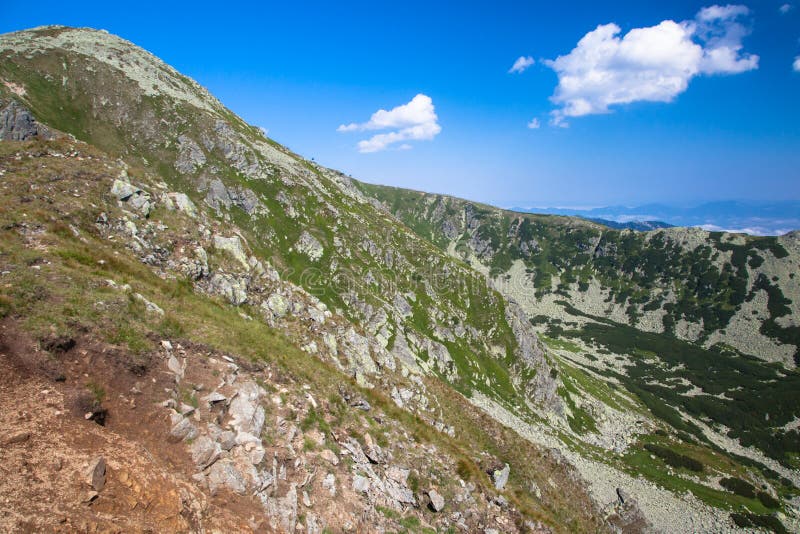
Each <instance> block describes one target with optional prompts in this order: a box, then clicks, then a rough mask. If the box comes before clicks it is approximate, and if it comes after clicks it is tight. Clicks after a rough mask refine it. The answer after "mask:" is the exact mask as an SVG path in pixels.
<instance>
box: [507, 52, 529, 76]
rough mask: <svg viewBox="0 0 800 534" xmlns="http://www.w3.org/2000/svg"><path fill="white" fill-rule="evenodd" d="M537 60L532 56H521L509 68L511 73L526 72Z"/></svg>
mask: <svg viewBox="0 0 800 534" xmlns="http://www.w3.org/2000/svg"><path fill="white" fill-rule="evenodd" d="M535 62H536V61H535V60H534V59H533V58H532V57H531V56H519V57H518V58H517V60H516V61H515V62H514V64H513V65H511V68H510V69H508V72H510V73H512V74H513V73H515V72H516V73H521V72H524V71H525V70H526V69H527V68H528V67H530V66H531V65H533V64H534V63H535Z"/></svg>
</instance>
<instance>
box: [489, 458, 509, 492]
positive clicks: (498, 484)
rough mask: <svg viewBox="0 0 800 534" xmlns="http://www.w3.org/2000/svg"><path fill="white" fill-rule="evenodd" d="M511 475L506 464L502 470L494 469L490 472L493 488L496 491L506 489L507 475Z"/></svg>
mask: <svg viewBox="0 0 800 534" xmlns="http://www.w3.org/2000/svg"><path fill="white" fill-rule="evenodd" d="M510 473H511V467H510V466H509V465H508V464H505V466H504V467H503V468H502V469H495V470H493V471H492V472H491V475H492V482H493V483H494V487H495V488H496V489H498V490H502V489H503V488H505V487H506V484H507V483H508V475H509V474H510Z"/></svg>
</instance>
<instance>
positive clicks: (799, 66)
mask: <svg viewBox="0 0 800 534" xmlns="http://www.w3.org/2000/svg"><path fill="white" fill-rule="evenodd" d="M792 68H793V69H794V71H795V72H800V56H797V57H796V58H794V63H792Z"/></svg>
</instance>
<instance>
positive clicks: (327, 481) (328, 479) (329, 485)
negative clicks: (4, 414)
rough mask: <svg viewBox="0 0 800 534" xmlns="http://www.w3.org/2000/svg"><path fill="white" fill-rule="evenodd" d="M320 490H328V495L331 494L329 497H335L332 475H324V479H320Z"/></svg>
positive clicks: (334, 478)
mask: <svg viewBox="0 0 800 534" xmlns="http://www.w3.org/2000/svg"><path fill="white" fill-rule="evenodd" d="M322 488H323V489H326V490H328V493H330V494H331V497H335V496H336V477H335V476H334V475H333V473H328V474H327V475H325V478H324V479H322Z"/></svg>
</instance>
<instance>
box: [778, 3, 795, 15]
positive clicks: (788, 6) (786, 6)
mask: <svg viewBox="0 0 800 534" xmlns="http://www.w3.org/2000/svg"><path fill="white" fill-rule="evenodd" d="M791 10H792V4H783V5H782V6H781V7H779V8H778V11H780V12H781V15H785V14H786V13H788V12H789V11H791Z"/></svg>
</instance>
